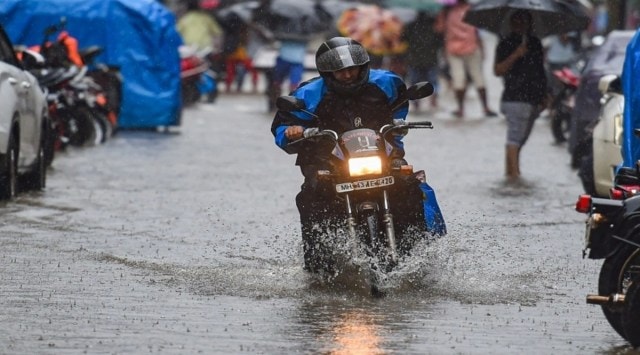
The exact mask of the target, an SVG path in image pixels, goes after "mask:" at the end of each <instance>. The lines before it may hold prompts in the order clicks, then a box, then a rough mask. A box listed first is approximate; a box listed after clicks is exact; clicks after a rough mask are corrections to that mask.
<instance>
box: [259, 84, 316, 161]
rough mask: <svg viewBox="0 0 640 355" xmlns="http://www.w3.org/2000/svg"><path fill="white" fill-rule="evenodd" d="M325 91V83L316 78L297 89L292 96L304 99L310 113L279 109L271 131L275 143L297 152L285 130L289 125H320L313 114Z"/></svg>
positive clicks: (306, 126)
mask: <svg viewBox="0 0 640 355" xmlns="http://www.w3.org/2000/svg"><path fill="white" fill-rule="evenodd" d="M322 93H323V84H322V81H321V80H314V81H311V82H309V83H306V84H305V85H301V86H300V87H299V88H298V89H296V90H295V91H294V92H293V93H292V96H294V97H296V98H298V99H301V100H303V101H304V103H305V106H306V108H307V110H308V111H309V112H310V113H307V112H302V111H294V112H286V111H281V110H278V111H277V112H276V114H275V117H274V118H273V122H272V123H271V133H272V134H273V136H274V137H275V143H276V145H277V146H278V147H280V148H282V149H283V150H284V151H285V152H287V153H289V154H295V153H297V149H295V147H290V146H289V143H291V142H289V140H288V139H287V137H285V135H284V131H285V130H286V129H287V127H289V126H302V127H304V128H309V127H316V126H317V125H318V123H317V121H316V119H315V118H314V116H313V114H312V113H313V112H315V110H316V109H317V107H318V104H319V102H320V99H321V97H322Z"/></svg>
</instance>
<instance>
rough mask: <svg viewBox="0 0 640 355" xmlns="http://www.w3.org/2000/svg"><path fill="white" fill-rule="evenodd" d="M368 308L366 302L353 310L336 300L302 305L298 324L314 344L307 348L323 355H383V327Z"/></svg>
mask: <svg viewBox="0 0 640 355" xmlns="http://www.w3.org/2000/svg"><path fill="white" fill-rule="evenodd" d="M367 306H369V307H367ZM371 306H373V305H372V304H368V303H367V302H366V301H363V303H362V304H361V305H360V306H356V305H355V304H354V303H353V302H341V301H339V300H337V299H333V300H325V301H316V302H311V303H305V304H303V306H302V307H301V308H300V310H299V314H300V323H301V326H302V328H303V330H304V333H306V332H307V331H308V332H309V333H310V334H308V335H310V337H311V338H312V339H313V340H314V344H309V346H310V347H311V348H313V349H318V350H319V351H318V352H319V353H323V354H335V355H347V354H381V353H384V352H385V351H384V349H385V346H384V344H383V343H384V339H383V336H382V334H381V332H382V328H383V326H384V325H383V324H380V318H381V317H379V316H376V315H375V314H374V313H373V312H374V310H375V308H371ZM301 335H302V334H301Z"/></svg>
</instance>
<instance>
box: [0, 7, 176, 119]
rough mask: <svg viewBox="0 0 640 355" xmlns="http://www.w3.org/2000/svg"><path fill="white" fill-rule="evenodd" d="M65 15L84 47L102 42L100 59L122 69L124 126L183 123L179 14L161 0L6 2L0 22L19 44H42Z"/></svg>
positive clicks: (73, 34)
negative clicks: (176, 24)
mask: <svg viewBox="0 0 640 355" xmlns="http://www.w3.org/2000/svg"><path fill="white" fill-rule="evenodd" d="M62 17H65V18H66V21H67V23H66V28H65V29H66V30H67V31H68V32H69V34H71V35H72V36H73V37H75V38H76V39H77V40H78V44H79V48H80V49H82V48H86V47H89V46H93V45H98V46H101V47H102V48H103V52H102V53H101V54H100V56H99V57H98V58H97V61H98V62H101V63H104V64H107V65H109V66H116V67H119V68H120V72H121V73H122V77H123V81H124V84H123V87H122V103H121V108H120V116H119V117H118V126H119V128H145V127H158V126H175V125H179V124H180V113H181V101H180V100H181V99H180V55H179V53H178V47H179V46H180V45H181V44H182V38H181V37H180V35H179V34H178V32H177V30H176V26H175V22H176V19H175V16H174V14H173V13H171V12H170V11H169V10H168V9H167V8H166V7H164V6H163V5H162V4H160V3H159V2H157V1H156V0H1V1H0V23H1V24H2V25H3V26H4V28H5V30H6V32H7V34H8V35H9V37H10V38H11V40H12V41H13V43H14V44H19V45H27V46H32V45H40V44H41V42H42V40H43V38H44V34H43V33H44V29H45V28H46V27H48V26H51V25H55V24H57V23H59V22H60V19H61V18H62ZM53 39H55V36H54V37H53Z"/></svg>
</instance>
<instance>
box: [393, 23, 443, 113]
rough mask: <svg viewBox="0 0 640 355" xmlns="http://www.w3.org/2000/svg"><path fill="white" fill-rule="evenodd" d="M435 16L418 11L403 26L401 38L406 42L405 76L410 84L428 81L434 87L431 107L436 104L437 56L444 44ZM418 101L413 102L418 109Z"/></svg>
mask: <svg viewBox="0 0 640 355" xmlns="http://www.w3.org/2000/svg"><path fill="white" fill-rule="evenodd" d="M435 24H436V16H434V15H432V14H430V13H429V12H426V11H420V12H419V13H418V15H417V17H416V19H415V20H414V21H413V22H410V23H408V24H407V25H406V26H405V27H404V31H403V34H402V39H403V40H404V41H406V42H407V43H408V45H409V46H408V48H407V53H406V63H407V67H408V68H407V71H408V72H407V76H408V79H409V80H408V81H409V83H410V84H415V83H417V82H420V81H428V82H430V83H431V84H432V85H433V87H434V92H433V94H432V95H431V96H430V98H431V107H432V108H436V107H437V106H438V91H439V86H438V76H439V66H438V64H439V56H440V54H441V50H442V47H443V44H444V39H443V36H442V34H441V33H439V32H437V31H436V30H435ZM419 101H420V100H415V101H414V102H413V105H414V108H415V109H416V110H418V109H419Z"/></svg>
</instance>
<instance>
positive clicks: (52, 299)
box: [0, 92, 632, 354]
mask: <svg viewBox="0 0 640 355" xmlns="http://www.w3.org/2000/svg"><path fill="white" fill-rule="evenodd" d="M494 95H496V93H495V92H494ZM494 99H495V97H494ZM469 101H470V104H469V105H470V107H474V105H475V107H476V110H477V111H479V109H478V107H477V106H478V103H477V100H476V99H474V97H473V95H472V94H471V95H470V99H469ZM440 102H441V109H440V110H439V111H434V112H414V113H413V114H412V115H410V119H411V120H424V119H430V120H432V121H433V122H434V126H435V129H434V130H432V131H431V130H420V131H412V132H411V133H410V134H409V135H408V136H407V137H406V139H405V142H406V147H407V159H408V160H409V161H410V162H411V163H412V164H413V165H414V167H416V168H417V169H425V170H426V172H427V178H428V180H429V182H430V184H431V186H433V187H434V188H435V190H436V194H437V196H438V200H439V203H440V207H441V209H442V211H443V213H444V216H445V219H446V221H447V227H448V230H449V234H448V235H447V236H446V237H445V238H442V239H439V240H437V241H435V242H433V243H431V244H426V245H420V246H419V247H418V248H417V250H416V253H415V254H414V255H413V256H412V257H411V258H409V259H408V260H405V262H404V263H403V264H402V266H401V267H400V268H399V269H398V270H397V271H396V272H394V273H393V274H392V275H391V276H390V278H389V280H387V281H386V283H385V290H386V291H387V296H386V297H383V298H373V297H371V296H370V295H369V293H368V289H367V287H366V282H365V281H364V280H363V279H362V277H361V276H359V275H358V274H349V275H346V276H345V277H343V278H342V279H341V280H340V281H341V283H339V284H334V285H328V284H326V283H323V282H320V281H318V280H317V279H315V278H313V277H311V276H309V275H308V274H306V273H305V272H303V270H302V255H301V245H300V241H299V235H298V223H297V220H298V215H297V210H296V208H295V204H294V197H295V194H296V193H297V191H298V189H299V185H300V183H301V181H302V179H301V175H300V174H299V171H298V169H297V168H296V167H295V166H294V165H293V163H294V159H295V157H294V156H289V155H286V154H285V153H284V152H282V151H280V150H279V148H276V147H275V145H274V144H273V138H272V136H271V133H270V132H269V127H270V124H271V116H270V115H268V114H266V113H265V112H264V107H265V105H264V98H263V97H262V96H251V95H235V96H233V95H223V96H221V97H220V98H219V100H218V102H217V103H215V104H199V105H197V106H194V107H192V108H188V109H186V110H185V112H184V117H183V124H182V126H181V127H180V128H178V129H174V130H172V131H171V132H169V133H164V132H163V133H161V132H145V131H125V132H120V133H119V134H118V135H117V136H115V137H114V138H113V139H112V140H111V141H109V142H108V143H107V144H105V145H103V146H100V147H95V148H91V149H76V150H70V151H69V152H67V153H65V154H61V155H59V156H58V157H57V158H56V160H55V162H54V165H53V169H52V170H51V171H50V173H49V181H48V186H47V189H46V191H44V192H42V193H28V194H22V195H21V196H20V197H19V198H18V199H17V200H15V201H13V202H9V203H5V204H2V205H0V208H1V212H0V308H1V309H2V312H0V325H1V326H2V329H3V332H1V333H0V353H7V354H13V353H15V354H34V353H39V354H43V353H64V354H74V353H91V354H94V353H105V354H139V353H160V352H161V353H189V354H196V353H202V354H235V353H258V354H290V353H323V354H325V353H326V354H390V353H396V354H487V353H495V354H501V353H503V354H513V353H517V354H551V353H553V354H560V353H562V354H575V353H580V354H625V353H632V352H631V350H629V349H628V347H627V346H626V343H625V342H624V341H623V340H622V339H621V338H620V337H619V336H618V335H617V334H616V333H615V332H614V331H613V329H612V328H611V327H610V326H609V324H608V323H607V322H606V320H605V318H604V316H603V315H602V313H601V311H600V309H599V308H598V307H597V306H592V305H587V304H586V303H585V296H586V294H587V293H593V292H595V290H596V287H597V274H598V271H599V267H600V264H601V262H600V261H593V260H585V259H582V255H581V251H582V242H583V241H582V238H583V222H584V216H583V215H580V214H578V213H576V212H575V211H574V210H573V205H574V203H575V200H576V198H577V196H578V195H579V194H580V193H581V191H582V190H581V187H580V183H579V180H578V177H577V176H576V172H575V171H573V170H571V169H570V167H569V155H568V153H567V151H566V147H563V146H554V145H552V141H553V139H552V136H551V133H550V130H549V126H548V121H547V120H546V119H544V118H541V119H539V120H538V122H537V124H536V127H535V129H534V133H533V135H532V137H531V140H530V141H529V142H528V143H527V145H526V146H525V148H524V150H523V153H522V163H521V170H522V172H523V175H524V177H525V183H524V184H523V185H521V186H518V187H513V186H507V185H505V183H504V180H503V172H504V151H503V150H504V148H503V147H504V137H505V129H506V126H505V124H504V119H502V118H491V119H486V118H482V117H479V116H478V115H475V116H474V115H473V113H472V114H470V115H469V117H467V118H465V119H464V120H458V119H454V118H452V117H451V115H450V112H451V111H452V110H453V108H451V107H446V105H447V103H450V102H451V101H447V100H446V97H444V98H443V99H441V101H440ZM470 111H471V112H474V111H473V109H470Z"/></svg>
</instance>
